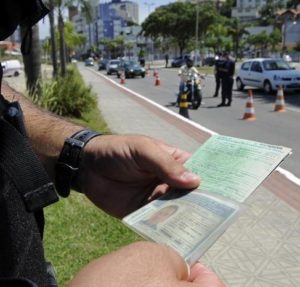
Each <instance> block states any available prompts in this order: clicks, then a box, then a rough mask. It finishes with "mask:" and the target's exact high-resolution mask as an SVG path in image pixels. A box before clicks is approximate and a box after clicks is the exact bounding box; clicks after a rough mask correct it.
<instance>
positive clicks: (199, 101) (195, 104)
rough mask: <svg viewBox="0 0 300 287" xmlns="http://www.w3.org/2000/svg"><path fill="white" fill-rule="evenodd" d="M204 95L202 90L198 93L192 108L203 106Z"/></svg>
mask: <svg viewBox="0 0 300 287" xmlns="http://www.w3.org/2000/svg"><path fill="white" fill-rule="evenodd" d="M201 102H202V95H201V92H198V93H196V95H195V98H194V99H193V101H192V108H193V109H194V110H197V109H198V108H199V107H200V106H201Z"/></svg>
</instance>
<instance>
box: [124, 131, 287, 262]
mask: <svg viewBox="0 0 300 287" xmlns="http://www.w3.org/2000/svg"><path fill="white" fill-rule="evenodd" d="M290 153H291V149H290V148H287V147H282V146H276V145H270V144H265V143H260V142H255V141H249V140H244V139H239V138H234V137H227V136H222V135H214V136H212V137H210V138H209V139H208V140H207V141H206V142H205V143H204V144H203V145H201V146H200V148H199V149H198V150H197V151H196V152H195V153H194V154H193V155H192V157H191V158H190V159H189V160H188V161H187V162H186V164H185V166H186V168H187V169H189V170H191V171H193V172H194V173H195V174H198V175H199V176H200V178H201V185H200V189H197V190H194V191H192V192H186V191H182V190H181V191H180V190H176V191H171V192H170V193H168V194H167V195H165V196H163V197H161V198H159V199H157V200H154V201H152V202H151V203H149V204H147V205H146V206H144V207H142V208H141V209H139V210H137V211H135V212H134V213H132V214H130V215H128V216H127V217H125V218H124V219H123V222H124V223H125V224H126V225H128V226H129V227H130V228H131V229H133V230H134V231H136V232H137V233H139V234H140V235H142V236H143V237H145V238H148V239H150V240H153V241H155V242H159V243H162V244H166V245H168V246H170V247H172V248H173V249H175V250H176V251H177V252H178V253H179V254H180V255H182V257H183V258H184V259H185V260H186V261H187V262H188V263H189V264H193V263H195V262H196V261H197V260H198V259H199V258H200V257H201V255H202V254H203V253H204V252H205V251H206V250H207V249H208V248H209V247H210V246H211V245H212V244H213V243H214V242H215V241H216V240H217V238H218V237H219V236H220V235H221V234H222V233H223V232H224V231H225V230H226V228H228V226H229V225H230V224H231V223H232V222H233V220H234V219H235V218H236V216H237V215H238V213H239V211H240V209H241V204H242V203H243V202H244V201H245V200H246V199H247V198H248V197H249V196H250V195H251V194H252V193H253V192H254V190H255V189H256V188H257V187H258V186H259V185H260V184H261V183H262V182H263V180H264V179H265V178H266V177H267V176H268V175H269V174H270V173H271V172H272V171H273V170H274V169H275V168H276V167H277V166H278V165H279V164H280V163H281V162H282V161H283V160H284V159H285V158H286V157H287V156H288V155H289V154H290Z"/></svg>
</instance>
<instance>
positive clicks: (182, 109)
mask: <svg viewBox="0 0 300 287" xmlns="http://www.w3.org/2000/svg"><path fill="white" fill-rule="evenodd" d="M179 114H180V115H182V116H183V117H185V118H188V119H189V118H190V116H189V104H188V101H187V94H186V93H181V95H180V101H179Z"/></svg>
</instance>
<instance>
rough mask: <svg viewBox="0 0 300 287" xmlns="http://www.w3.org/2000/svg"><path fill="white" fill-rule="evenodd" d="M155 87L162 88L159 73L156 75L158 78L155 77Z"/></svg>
mask: <svg viewBox="0 0 300 287" xmlns="http://www.w3.org/2000/svg"><path fill="white" fill-rule="evenodd" d="M155 86H160V78H159V75H158V73H157V74H156V77H155Z"/></svg>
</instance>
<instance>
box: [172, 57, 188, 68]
mask: <svg viewBox="0 0 300 287" xmlns="http://www.w3.org/2000/svg"><path fill="white" fill-rule="evenodd" d="M184 64H185V58H184V57H176V58H174V59H173V60H172V62H171V67H172V68H180V67H181V66H182V65H184Z"/></svg>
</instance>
